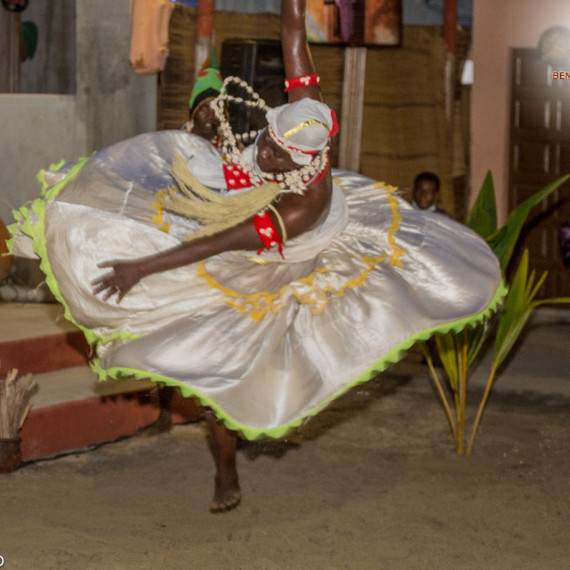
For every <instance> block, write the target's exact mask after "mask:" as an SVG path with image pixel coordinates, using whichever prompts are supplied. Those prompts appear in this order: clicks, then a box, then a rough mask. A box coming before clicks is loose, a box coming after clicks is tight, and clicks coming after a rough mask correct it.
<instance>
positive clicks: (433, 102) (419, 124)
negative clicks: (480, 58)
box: [361, 26, 450, 196]
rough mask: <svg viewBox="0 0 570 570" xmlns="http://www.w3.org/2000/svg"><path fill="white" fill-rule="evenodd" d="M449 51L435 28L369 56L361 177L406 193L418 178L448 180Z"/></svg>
mask: <svg viewBox="0 0 570 570" xmlns="http://www.w3.org/2000/svg"><path fill="white" fill-rule="evenodd" d="M445 57H446V56H445V47H444V44H443V38H442V37H441V34H440V33H439V31H438V30H437V29H436V28H432V27H425V28H424V27H421V26H408V27H405V28H404V34H403V42H402V47H401V48H399V49H390V50H376V49H375V50H368V52H367V59H366V78H365V91H364V108H363V126H362V140H361V172H362V173H363V174H365V175H367V176H370V177H371V178H375V179H379V180H384V181H386V182H388V183H390V184H393V185H395V186H399V187H400V188H402V189H403V190H406V189H409V188H410V187H411V185H412V183H413V179H414V177H415V175H416V174H418V173H419V172H421V171H423V170H432V171H434V172H436V173H437V174H438V175H439V176H440V178H441V179H442V196H443V195H444V194H445V193H446V192H445V189H444V186H445V185H446V182H445V181H446V180H447V179H448V178H449V176H448V171H449V169H450V167H449V166H448V164H447V163H448V162H449V160H448V158H447V157H448V154H449V153H448V145H447V139H448V136H447V131H448V129H447V124H446V121H445V92H444V69H445Z"/></svg>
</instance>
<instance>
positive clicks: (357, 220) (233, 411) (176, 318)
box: [15, 131, 501, 438]
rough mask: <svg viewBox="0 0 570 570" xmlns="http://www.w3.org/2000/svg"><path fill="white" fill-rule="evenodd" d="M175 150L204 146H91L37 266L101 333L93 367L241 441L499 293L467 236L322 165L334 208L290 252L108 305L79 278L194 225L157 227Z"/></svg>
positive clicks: (51, 223) (196, 142) (242, 256)
mask: <svg viewBox="0 0 570 570" xmlns="http://www.w3.org/2000/svg"><path fill="white" fill-rule="evenodd" d="M175 152H179V153H180V154H181V155H182V156H183V157H184V158H185V159H186V160H190V161H191V159H192V156H194V155H195V154H196V153H205V154H206V155H207V156H208V157H209V159H211V158H212V157H213V156H214V153H215V151H214V150H213V149H211V148H210V147H209V146H208V145H207V144H206V143H204V142H203V141H202V140H201V139H199V138H197V137H195V136H193V135H190V134H188V133H184V132H182V131H165V132H160V133H152V134H148V135H141V136H139V137H135V138H133V139H129V140H128V141H125V142H123V143H119V144H118V145H114V146H112V147H109V148H108V149H105V150H104V151H102V152H100V153H97V154H96V155H94V156H93V157H92V158H91V159H90V160H89V161H88V162H87V163H86V164H85V166H84V167H83V168H82V169H81V171H80V172H79V173H78V174H77V175H76V176H75V177H74V178H73V180H69V181H67V182H66V181H64V182H63V184H64V186H63V189H62V190H61V191H59V194H58V196H57V197H56V198H55V199H52V200H48V201H47V203H46V210H45V235H44V236H40V238H39V239H41V240H45V249H46V252H47V256H48V261H49V267H48V266H47V265H46V264H44V266H45V267H46V268H47V271H48V273H49V274H50V275H51V277H52V278H53V279H52V283H51V285H52V288H53V289H54V290H55V291H56V293H57V295H58V298H60V300H61V301H62V302H63V303H64V304H65V305H66V306H67V307H68V309H69V312H70V315H71V317H72V319H73V321H74V322H76V323H77V324H78V325H79V326H81V327H82V328H83V329H84V330H85V331H86V333H87V334H88V338H90V339H91V340H93V339H97V340H98V355H99V364H98V366H99V370H100V371H101V374H107V373H108V374H111V375H113V376H117V375H119V374H121V373H126V374H135V375H138V376H140V377H150V378H152V379H153V380H156V381H160V382H165V383H167V384H171V385H175V386H178V387H180V389H181V390H182V392H183V394H184V395H186V396H190V395H194V396H197V397H199V398H200V400H201V401H202V402H203V403H204V404H205V405H209V406H211V407H212V408H213V409H214V410H215V412H216V413H217V414H218V416H219V417H221V418H223V419H224V421H225V422H226V424H227V425H228V426H229V427H231V428H234V429H239V430H240V431H241V432H242V433H243V434H244V435H245V436H246V437H250V438H255V437H261V436H274V437H279V436H281V435H284V434H285V433H286V431H287V430H288V429H290V428H291V427H293V426H295V425H298V424H299V423H300V422H301V421H302V420H303V418H305V417H306V416H308V415H310V414H314V413H316V412H317V411H318V410H320V409H321V408H322V407H324V406H325V405H326V404H327V403H328V402H329V401H330V400H331V399H333V398H334V397H335V396H338V395H339V394H340V393H342V392H343V391H345V390H346V389H347V388H348V387H350V386H351V385H353V384H354V383H356V382H360V381H364V380H366V379H368V378H369V377H371V376H372V375H373V374H374V371H379V370H382V369H384V368H385V367H386V366H388V365H389V364H390V363H393V362H395V361H396V360H398V358H400V357H401V353H402V351H403V350H405V349H407V348H409V346H410V345H411V344H413V342H414V341H415V340H417V339H422V338H427V337H429V336H430V333H431V332H433V331H435V330H446V329H449V328H450V327H453V326H456V327H459V326H460V325H461V324H462V323H465V322H468V321H469V320H473V319H475V318H477V316H480V314H481V313H483V312H485V311H487V310H489V309H490V308H491V306H492V304H493V303H495V302H496V301H497V298H498V297H499V296H500V290H501V279H500V271H499V266H498V262H497V259H496V257H495V256H494V255H493V253H492V252H491V251H490V249H489V248H488V247H487V245H486V244H485V242H484V241H483V240H482V239H480V238H479V237H478V236H477V235H476V234H474V233H473V232H471V231H470V230H468V229H467V228H466V227H465V226H463V225H461V224H459V223H456V222H454V221H452V220H450V219H447V218H445V217H443V216H439V215H437V214H431V213H424V212H422V211H420V210H415V209H413V208H412V207H411V206H409V204H408V203H407V202H405V201H404V200H403V199H401V198H400V197H398V195H397V193H396V192H395V191H394V189H390V188H389V187H388V188H386V187H382V186H379V185H378V184H377V183H375V182H374V181H372V180H370V179H368V178H365V177H363V176H360V175H357V174H354V173H349V172H341V171H333V176H334V179H335V187H334V192H333V199H332V204H331V208H330V211H329V212H328V214H327V215H326V216H325V217H324V218H323V219H322V220H321V222H320V223H319V224H317V225H316V227H314V228H313V229H311V230H310V231H308V232H306V233H305V234H303V235H301V236H299V237H297V238H295V239H292V240H290V241H288V242H287V243H286V244H285V248H284V255H285V259H282V258H281V257H280V255H279V253H278V252H276V251H275V252H274V251H265V252H263V253H262V254H261V255H260V256H258V255H256V252H253V251H251V252H244V251H240V252H228V253H223V254H221V255H217V256H214V257H212V258H209V259H207V260H205V261H204V262H202V263H200V264H193V265H189V266H186V267H182V268H179V269H175V270H172V271H167V272H163V273H160V274H154V275H150V276H149V277H146V278H144V279H143V280H142V281H141V282H140V283H139V284H138V285H136V286H135V287H134V288H133V289H132V290H131V292H129V294H128V295H127V296H126V297H125V298H124V299H123V301H122V302H121V303H120V304H117V303H116V302H115V300H114V299H111V300H109V301H107V302H105V301H103V300H101V298H100V297H97V296H95V295H93V294H92V291H91V285H90V283H91V281H92V280H93V279H94V278H96V277H97V276H99V275H101V273H102V271H103V270H101V269H98V268H97V264H98V263H99V262H102V261H107V260H112V259H131V258H137V257H142V256H146V255H151V254H153V253H157V252H159V251H162V250H164V249H167V248H169V247H172V246H175V245H176V244H178V243H179V237H177V236H181V235H184V234H185V233H186V232H187V230H188V228H189V227H190V226H191V225H192V224H191V223H190V224H189V223H188V222H187V221H185V220H182V219H180V218H177V217H176V216H170V218H169V219H168V221H169V222H170V233H165V232H164V231H160V230H159V229H158V227H157V223H158V222H157V218H156V215H157V209H156V200H155V194H156V193H157V191H159V190H161V189H164V188H167V187H170V186H172V185H173V183H174V182H173V180H172V177H171V175H170V164H171V160H172V157H173V156H174V153H175ZM162 214H164V213H162ZM164 219H165V217H164V215H163V221H164ZM153 220H154V221H153ZM40 249H41V248H40ZM15 253H17V252H15ZM260 259H261V260H263V261H264V263H258V261H259V260H260ZM48 282H49V280H48Z"/></svg>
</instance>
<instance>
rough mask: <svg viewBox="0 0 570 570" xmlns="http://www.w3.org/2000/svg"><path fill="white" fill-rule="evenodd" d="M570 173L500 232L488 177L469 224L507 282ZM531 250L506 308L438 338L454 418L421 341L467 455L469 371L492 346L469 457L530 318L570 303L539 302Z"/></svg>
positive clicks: (519, 209)
mask: <svg viewBox="0 0 570 570" xmlns="http://www.w3.org/2000/svg"><path fill="white" fill-rule="evenodd" d="M569 178H570V175H566V176H562V177H560V178H558V179H557V180H555V181H554V182H552V183H551V184H549V185H547V186H545V187H544V188H543V189H541V190H539V191H538V192H536V193H535V194H533V195H532V196H531V197H530V198H528V199H527V200H526V201H525V202H523V203H522V204H520V205H519V206H517V208H515V209H514V210H513V211H512V212H511V213H510V215H509V216H508V218H507V221H506V223H505V225H504V226H502V227H501V228H497V215H496V200H495V189H494V185H493V177H492V175H491V173H490V172H488V173H487V176H486V178H485V181H484V183H483V186H482V188H481V191H480V193H479V196H478V198H477V201H476V203H475V204H474V206H473V208H472V210H471V212H470V213H469V216H468V219H467V222H466V224H467V225H468V226H469V227H470V228H471V229H472V230H474V231H475V232H477V233H478V234H479V235H480V236H481V237H483V238H484V239H485V240H486V241H487V243H488V244H489V246H490V247H491V249H492V250H493V251H494V252H495V254H496V255H497V257H498V259H499V263H500V267H501V271H502V273H503V279H505V280H506V273H507V268H508V266H509V263H510V261H511V257H512V255H513V251H514V249H515V246H516V243H517V241H518V238H519V235H520V232H521V230H522V228H523V225H524V223H525V221H526V219H527V217H528V215H529V213H530V211H531V210H532V208H533V207H534V206H536V205H537V204H538V203H539V202H541V201H542V200H544V199H545V198H546V197H547V196H549V195H550V194H551V193H552V192H553V191H554V190H555V189H556V188H558V187H559V186H561V185H562V184H564V182H566V181H567V180H568V179H569ZM528 265H529V264H528V250H525V251H524V253H523V255H522V257H521V260H520V261H519V263H518V266H517V268H516V271H515V272H514V276H513V278H512V280H511V282H510V283H509V284H508V293H507V295H506V296H505V299H504V300H503V304H502V306H501V307H500V309H499V310H498V311H497V313H496V314H495V315H491V316H489V317H487V318H486V319H484V320H483V321H482V322H481V323H479V324H477V325H475V326H474V327H472V328H465V329H463V330H462V331H460V332H454V331H450V332H448V333H445V334H436V335H435V349H434V350H435V352H436V353H437V354H438V356H439V359H440V361H441V364H442V366H443V369H444V371H445V375H446V377H447V381H448V384H449V387H450V388H451V392H452V396H453V406H454V408H455V414H453V413H452V409H451V406H450V404H449V402H448V398H447V396H446V394H445V391H444V390H443V386H442V382H441V380H440V379H439V376H438V373H437V371H436V369H435V366H434V363H433V357H432V355H431V353H430V350H429V348H428V345H427V344H425V343H422V349H423V351H424V354H425V357H426V361H427V364H428V367H429V370H430V373H431V375H432V378H433V380H434V382H435V385H436V389H437V392H438V394H439V397H440V398H441V401H442V404H443V407H444V411H445V414H446V416H447V420H448V422H449V425H450V428H451V432H452V435H453V439H454V442H455V446H456V449H457V453H459V454H462V453H463V448H464V440H465V408H466V401H467V382H468V378H469V373H470V367H471V365H472V364H473V362H474V361H475V360H476V358H477V356H478V355H479V353H480V352H481V349H482V348H483V346H487V342H488V341H489V342H491V341H492V343H493V357H492V361H491V369H490V371H489V375H488V378H487V383H486V387H485V391H484V393H483V396H482V398H481V401H480V403H479V409H478V411H477V415H476V417H475V420H474V423H473V428H472V432H471V436H470V439H469V445H468V448H467V453H466V455H467V456H469V455H470V454H471V451H472V449H473V444H474V442H475V437H476V435H477V430H478V428H479V424H480V423H481V418H482V416H483V410H484V409H485V404H486V403H487V399H488V397H489V394H490V392H491V388H492V386H493V383H494V381H495V379H496V377H497V375H498V374H499V372H500V367H501V365H502V364H503V363H504V362H505V359H506V358H507V356H508V355H509V354H510V353H511V351H512V349H513V347H514V346H515V343H516V341H517V339H518V338H519V336H520V334H521V332H522V330H523V328H524V326H525V324H526V322H527V320H528V318H529V316H530V314H531V311H532V310H533V309H535V308H536V307H538V306H540V305H543V304H546V303H570V298H569V297H560V298H553V299H537V298H536V296H537V294H538V292H539V290H540V287H541V286H542V284H543V283H544V280H545V279H546V275H547V272H544V273H543V274H542V275H541V276H540V277H539V278H538V279H536V275H535V272H534V270H533V271H531V272H530V273H529V266H528Z"/></svg>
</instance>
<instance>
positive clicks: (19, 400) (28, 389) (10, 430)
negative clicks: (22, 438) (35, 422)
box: [0, 368, 38, 439]
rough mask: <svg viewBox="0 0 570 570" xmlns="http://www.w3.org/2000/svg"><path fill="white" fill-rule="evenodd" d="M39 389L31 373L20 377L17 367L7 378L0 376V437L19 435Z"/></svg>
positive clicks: (7, 437)
mask: <svg viewBox="0 0 570 570" xmlns="http://www.w3.org/2000/svg"><path fill="white" fill-rule="evenodd" d="M37 389H38V384H37V382H36V381H35V380H34V378H33V376H32V375H31V374H26V375H25V376H20V377H18V370H17V369H15V368H14V369H12V370H10V372H9V373H8V375H7V376H6V378H4V379H3V378H0V439H15V438H17V437H18V432H19V431H20V429H21V427H22V425H23V424H24V420H25V419H26V417H27V415H28V412H29V411H30V408H31V407H32V403H31V401H30V400H31V398H32V396H33V395H34V394H35V393H36V391H37Z"/></svg>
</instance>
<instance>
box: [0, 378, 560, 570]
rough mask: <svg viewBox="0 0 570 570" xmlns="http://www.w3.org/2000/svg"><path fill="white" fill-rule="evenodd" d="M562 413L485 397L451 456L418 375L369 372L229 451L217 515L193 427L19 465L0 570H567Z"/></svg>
mask: <svg viewBox="0 0 570 570" xmlns="http://www.w3.org/2000/svg"><path fill="white" fill-rule="evenodd" d="M473 395H474V394H472V396H473ZM472 400H474V398H472ZM569 411H570V399H565V398H563V397H560V396H558V397H552V396H550V397H549V396H539V395H537V394H531V393H519V394H513V393H504V392H503V393H498V394H494V395H493V396H492V398H491V400H490V402H489V404H488V407H487V410H486V413H485V416H484V419H483V423H482V426H481V430H480V434H479V436H478V439H477V442H476V446H475V449H474V452H473V454H472V456H471V457H470V458H466V457H464V456H458V455H457V454H456V453H455V451H454V449H453V445H452V440H451V436H450V433H449V428H448V426H447V423H446V420H445V417H444V414H443V411H442V408H441V406H440V404H439V403H438V400H437V398H436V397H435V395H434V393H433V389H432V388H431V386H430V383H429V380H428V379H427V377H423V378H422V377H417V376H415V377H408V376H406V374H403V375H402V374H399V375H398V374H385V375H384V376H382V377H381V378H379V379H378V380H374V381H372V382H370V383H368V384H366V385H364V386H363V387H361V388H360V389H356V390H354V391H352V392H351V393H350V394H348V395H347V396H346V397H344V398H343V399H341V400H339V401H337V402H336V403H335V404H334V405H333V406H332V407H331V408H330V409H328V410H327V411H325V412H323V413H322V414H320V415H319V416H318V417H317V418H316V419H313V420H311V421H310V422H309V423H307V424H306V425H305V426H304V427H303V428H302V429H301V430H300V431H299V433H296V434H294V435H293V437H292V438H291V439H290V440H289V441H288V442H287V443H283V442H275V443H272V444H267V443H261V444H248V445H245V446H243V447H242V449H241V450H240V452H239V455H238V464H239V469H240V476H241V485H242V491H243V500H242V504H241V505H240V506H239V508H238V509H237V510H236V511H233V512H230V513H225V514H222V515H212V514H210V513H209V512H208V504H209V500H210V497H211V494H212V490H213V481H212V477H213V462H212V459H211V456H210V453H209V449H208V446H207V445H206V444H205V436H204V431H203V428H202V427H201V426H200V424H189V425H184V426H178V427H175V428H174V429H173V430H172V431H171V432H170V433H167V434H162V435H158V436H153V437H140V436H139V437H133V438H129V439H126V440H122V441H119V442H115V443H111V444H107V445H105V446H102V447H99V448H97V449H91V450H88V451H86V452H83V453H77V454H72V455H67V456H63V457H59V458H52V459H49V460H43V461H39V462H33V463H29V464H25V465H23V466H22V467H21V468H20V469H18V470H17V471H15V472H14V473H11V474H8V475H2V476H0V482H1V485H0V505H1V506H0V556H2V557H3V560H4V567H3V568H5V569H6V570H12V569H25V570H29V569H30V568H38V569H41V570H43V569H50V568H54V569H55V568H57V569H79V568H81V569H90V568H96V569H99V568H105V569H109V568H112V569H135V568H136V569H157V568H161V569H171V568H172V569H179V568H180V569H187V568H198V567H200V568H206V569H214V570H215V569H263V570H265V569H267V570H270V569H305V568H307V569H309V568H310V569H314V568H319V569H320V568H327V569H341V568H342V569H368V568H370V569H378V568H380V569H392V568H393V569H414V570H416V569H420V568H421V569H432V568H433V569H436V568H437V569H444V570H445V569H447V568H454V569H457V568H460V569H477V570H480V569H518V570H524V569H529V570H530V569H532V570H535V569H540V570H544V569H553V570H561V569H564V568H570V541H569V537H570V487H569V484H570V477H569V474H570V458H569V454H568V450H569V449H570V422H569ZM469 412H470V414H473V413H474V403H472V407H470V410H469ZM1 562H2V559H1V558H0V563H1Z"/></svg>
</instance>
